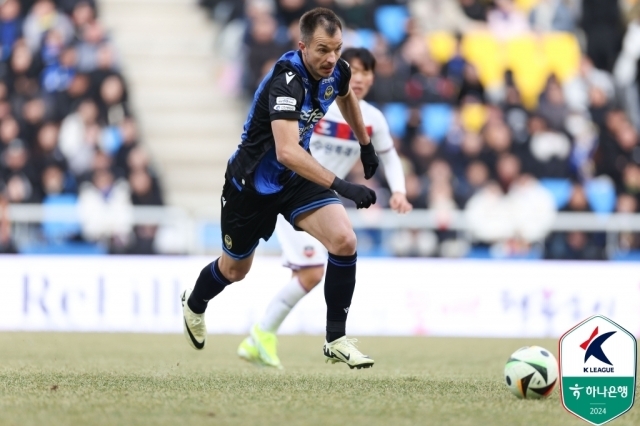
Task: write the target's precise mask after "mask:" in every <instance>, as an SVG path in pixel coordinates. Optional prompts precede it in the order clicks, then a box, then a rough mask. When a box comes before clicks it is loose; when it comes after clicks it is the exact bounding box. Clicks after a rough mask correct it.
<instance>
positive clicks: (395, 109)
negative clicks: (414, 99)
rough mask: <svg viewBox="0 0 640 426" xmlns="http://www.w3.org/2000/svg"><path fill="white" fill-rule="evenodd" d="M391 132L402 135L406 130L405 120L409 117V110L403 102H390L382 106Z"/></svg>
mask: <svg viewBox="0 0 640 426" xmlns="http://www.w3.org/2000/svg"><path fill="white" fill-rule="evenodd" d="M382 113H383V114H384V116H385V118H386V119H387V122H388V123H389V130H390V131H391V134H393V135H395V136H398V137H400V138H401V137H403V136H404V133H405V131H406V124H407V120H408V119H409V110H408V108H407V106H406V105H405V104H403V103H400V102H398V103H390V104H386V105H385V106H383V107H382Z"/></svg>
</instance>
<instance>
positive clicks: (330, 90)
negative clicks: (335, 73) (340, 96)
mask: <svg viewBox="0 0 640 426" xmlns="http://www.w3.org/2000/svg"><path fill="white" fill-rule="evenodd" d="M331 95H333V86H327V88H326V89H325V91H324V100H325V101H328V100H329V99H331Z"/></svg>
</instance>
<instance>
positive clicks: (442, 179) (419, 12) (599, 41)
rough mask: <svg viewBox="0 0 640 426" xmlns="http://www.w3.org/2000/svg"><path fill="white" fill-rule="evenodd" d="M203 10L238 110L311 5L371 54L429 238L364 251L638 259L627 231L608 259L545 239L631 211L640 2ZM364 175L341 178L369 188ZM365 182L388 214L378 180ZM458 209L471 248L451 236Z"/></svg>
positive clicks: (361, 1)
mask: <svg viewBox="0 0 640 426" xmlns="http://www.w3.org/2000/svg"><path fill="white" fill-rule="evenodd" d="M200 3H201V5H202V6H204V7H206V8H207V9H208V11H209V13H210V14H211V17H212V19H214V20H215V21H217V22H218V23H219V24H220V26H221V28H222V29H221V33H220V35H219V37H218V47H219V51H220V52H222V56H223V57H224V58H225V59H226V72H224V73H223V75H222V76H221V79H222V82H223V84H224V86H225V87H226V88H227V89H228V90H235V91H237V92H238V93H243V94H244V95H245V96H246V97H247V99H250V98H251V97H252V96H253V93H254V91H255V89H256V88H257V86H258V84H259V82H260V81H261V79H262V77H263V76H264V75H265V73H266V72H267V71H268V70H269V68H270V67H271V66H272V65H273V63H274V61H275V60H277V58H278V57H279V56H280V55H281V54H282V53H283V52H285V51H287V50H291V49H297V42H298V39H299V32H298V26H297V20H298V19H299V17H300V16H301V15H302V14H303V13H304V12H305V11H307V10H309V9H310V8H313V7H316V6H323V7H329V8H331V9H333V10H334V11H336V12H337V13H338V14H339V16H340V17H341V18H342V19H343V20H344V25H345V31H344V40H345V46H364V47H367V48H369V49H371V50H372V51H373V52H374V54H375V56H376V58H377V68H376V81H375V83H374V86H373V89H372V91H371V93H370V94H369V96H368V97H367V99H366V100H367V101H369V102H371V103H373V104H374V105H376V106H378V107H379V108H380V109H381V110H382V111H383V112H384V113H385V116H386V117H387V120H388V121H389V125H390V128H391V131H392V134H393V136H394V138H395V142H396V148H397V150H398V152H399V153H400V156H401V158H402V161H403V163H404V167H405V173H406V180H407V192H408V194H407V195H408V198H409V200H410V201H411V202H412V203H413V205H414V206H415V207H416V208H429V209H431V210H432V211H434V212H435V213H436V220H437V221H438V226H439V227H438V230H437V231H436V232H432V231H426V230H415V231H406V232H405V231H403V232H394V233H392V234H390V235H386V234H384V235H382V237H381V236H380V233H376V232H373V231H372V232H370V233H369V234H364V235H360V238H359V246H363V245H366V244H367V242H368V241H369V242H371V244H372V245H373V246H376V244H378V245H379V240H380V238H382V239H383V240H384V244H383V246H384V249H385V250H387V252H390V253H391V254H395V255H406V256H464V255H467V256H469V255H474V254H475V255H476V256H477V257H483V256H488V257H525V258H527V257H533V258H542V257H543V258H551V259H606V258H616V256H621V255H624V254H626V253H633V252H634V251H635V250H638V249H640V238H638V235H637V234H633V233H629V234H622V235H616V241H615V242H614V244H608V245H607V250H605V240H606V235H605V234H604V233H585V232H568V233H557V232H551V225H552V224H553V223H554V220H555V218H556V213H557V212H558V211H562V212H595V213H601V214H606V213H611V212H620V213H637V212H638V203H639V202H640V198H639V197H640V146H638V141H639V138H638V131H639V129H640V101H639V87H640V84H639V80H640V74H639V72H638V64H639V59H640V1H638V0H619V1H618V0H404V1H402V0H396V1H394V0H245V1H230V0H200ZM356 168H357V166H356ZM361 176H362V172H361V171H359V170H355V171H354V172H353V173H352V175H351V176H350V177H349V178H350V179H351V180H354V181H359V182H362V183H365V181H364V180H363V179H362V177H361ZM366 183H367V184H369V185H371V186H373V187H374V188H376V190H378V193H379V199H381V201H380V202H379V203H378V204H377V205H376V207H377V208H380V207H385V206H386V205H385V198H387V199H388V189H387V186H386V183H385V182H384V177H383V174H382V173H378V174H377V177H376V179H375V180H373V181H372V182H366ZM385 194H386V195H387V197H385ZM458 213H461V214H463V215H464V218H465V219H466V221H467V223H468V224H469V231H468V232H469V233H470V235H471V237H472V238H471V240H472V241H473V245H472V246H469V244H468V243H467V241H469V238H467V237H468V236H465V237H464V238H463V236H462V235H460V233H458V232H453V231H451V230H450V229H449V226H450V223H451V221H452V220H453V218H454V217H455V215H456V214H458ZM376 241H377V242H376ZM609 243H611V241H609ZM360 250H361V248H359V251H360Z"/></svg>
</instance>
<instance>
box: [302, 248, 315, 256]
mask: <svg viewBox="0 0 640 426" xmlns="http://www.w3.org/2000/svg"><path fill="white" fill-rule="evenodd" d="M303 253H304V255H305V256H306V257H313V255H314V254H316V249H315V248H313V246H305V248H304V250H303Z"/></svg>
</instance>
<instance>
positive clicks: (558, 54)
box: [542, 32, 580, 83]
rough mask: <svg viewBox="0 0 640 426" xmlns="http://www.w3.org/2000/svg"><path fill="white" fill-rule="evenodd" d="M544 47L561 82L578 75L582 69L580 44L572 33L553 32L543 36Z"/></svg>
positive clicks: (549, 62) (551, 67)
mask: <svg viewBox="0 0 640 426" xmlns="http://www.w3.org/2000/svg"><path fill="white" fill-rule="evenodd" d="M542 49H543V52H544V55H545V57H546V59H547V62H548V64H549V70H550V71H551V72H553V73H554V74H555V75H556V76H557V77H558V79H559V80H560V81H561V82H563V83H564V82H566V81H569V80H571V79H572V78H574V77H575V76H576V75H578V72H579V69H580V46H579V45H578V40H577V39H576V37H575V36H574V35H573V34H571V33H565V32H552V33H546V34H544V35H543V36H542Z"/></svg>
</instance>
